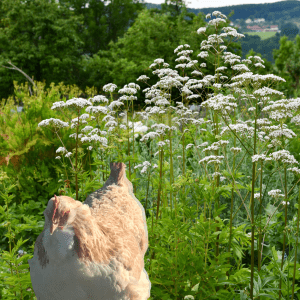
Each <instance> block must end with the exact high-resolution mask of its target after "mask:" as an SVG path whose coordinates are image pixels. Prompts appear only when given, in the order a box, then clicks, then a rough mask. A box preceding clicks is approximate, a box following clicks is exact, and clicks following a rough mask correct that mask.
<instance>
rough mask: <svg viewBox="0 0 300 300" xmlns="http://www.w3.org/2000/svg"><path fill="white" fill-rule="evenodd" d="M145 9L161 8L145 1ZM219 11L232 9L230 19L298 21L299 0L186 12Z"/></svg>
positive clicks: (225, 13) (299, 17)
mask: <svg viewBox="0 0 300 300" xmlns="http://www.w3.org/2000/svg"><path fill="white" fill-rule="evenodd" d="M262 1H263V0H262ZM145 4H146V7H147V9H150V8H158V9H161V5H160V4H152V3H145ZM215 10H217V11H220V12H221V13H222V14H224V15H226V16H228V15H229V14H230V13H231V12H232V11H234V15H233V16H232V17H231V18H230V20H231V21H233V22H234V21H236V20H237V19H243V20H246V19H248V18H251V19H254V18H264V19H265V20H266V22H278V23H279V22H286V21H289V22H296V21H297V20H298V21H299V22H300V1H293V0H290V1H281V2H276V3H263V4H243V5H231V6H224V7H211V8H201V9H195V8H188V9H187V11H188V12H192V13H194V14H195V15H198V14H199V13H200V12H201V13H204V14H205V15H206V14H208V13H212V12H213V11H215Z"/></svg>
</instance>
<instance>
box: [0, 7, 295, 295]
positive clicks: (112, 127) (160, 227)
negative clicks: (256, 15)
mask: <svg viewBox="0 0 300 300" xmlns="http://www.w3.org/2000/svg"><path fill="white" fill-rule="evenodd" d="M206 17H207V19H209V18H212V20H210V21H209V22H208V26H207V27H201V28H199V29H198V31H197V33H198V34H204V35H205V33H206V32H207V30H208V29H207V28H208V27H212V28H215V34H212V35H210V36H208V37H207V40H204V41H203V42H202V43H201V50H203V51H202V52H200V54H199V55H198V59H196V60H192V59H191V57H190V56H192V52H193V51H192V49H189V48H190V47H189V45H187V44H183V45H180V46H178V47H177V48H176V49H175V50H174V51H175V53H177V55H178V59H177V60H176V61H178V65H177V66H176V68H178V69H179V70H178V71H177V70H171V69H169V68H168V66H169V65H168V63H167V62H165V61H164V60H163V59H160V58H158V59H156V60H155V61H154V63H153V64H152V65H151V66H150V68H152V69H153V74H154V75H158V77H159V79H158V82H157V84H155V85H154V86H151V87H147V88H145V89H143V92H145V95H146V98H147V100H146V101H145V108H143V109H142V111H140V112H136V111H134V110H133V102H134V101H135V100H136V97H135V96H134V95H135V94H136V93H137V90H139V89H140V88H142V87H144V86H146V85H147V79H148V78H147V77H146V76H145V75H141V76H140V77H139V78H137V82H138V84H137V83H128V85H126V86H124V87H123V88H121V89H118V87H117V86H116V85H114V84H113V83H109V84H107V85H105V86H104V87H103V94H102V95H97V94H96V93H95V91H94V90H93V88H91V89H87V90H86V91H85V94H86V95H88V97H87V99H84V98H80V95H81V93H82V91H80V90H79V89H78V88H76V87H74V86H73V87H70V86H68V87H65V86H63V84H61V85H59V86H55V85H54V84H53V85H51V88H49V89H48V90H47V91H45V90H44V86H43V84H42V83H40V82H35V85H36V87H35V88H34V93H33V94H32V95H31V94H29V92H28V85H27V84H25V85H24V86H23V85H21V86H19V85H18V84H17V83H15V92H16V95H17V97H19V98H20V99H22V101H23V102H24V112H22V113H15V114H12V113H11V109H14V110H16V107H15V104H14V102H13V99H12V98H10V99H9V101H8V102H7V103H6V104H5V106H4V105H3V106H2V107H1V113H2V114H1V115H0V130H1V131H0V132H2V135H1V136H2V137H1V139H0V145H1V146H0V147H1V148H0V150H1V152H0V156H1V155H3V157H1V158H2V161H3V158H4V157H5V156H6V155H7V153H8V152H10V153H11V154H12V155H10V160H9V164H8V165H6V163H2V164H1V166H0V167H1V169H0V171H1V175H0V232H1V237H2V239H1V241H0V247H1V251H2V252H1V256H0V279H1V280H0V299H36V298H35V296H34V293H33V290H32V286H31V281H30V274H29V266H28V263H27V260H28V259H30V258H31V257H32V255H33V246H34V242H35V240H36V238H37V236H38V235H39V233H40V232H41V231H42V229H43V226H44V217H43V210H44V209H45V207H46V205H47V202H48V200H49V199H50V198H51V197H53V195H54V194H60V195H67V196H70V197H72V198H74V199H77V200H80V201H84V200H85V198H86V196H87V195H88V194H89V193H91V192H93V191H94V190H96V189H99V188H100V187H101V186H102V185H103V183H104V182H105V181H106V179H107V177H108V176H109V163H110V162H114V161H120V162H124V163H125V164H126V175H127V178H128V179H129V180H130V181H131V182H132V183H133V187H134V194H135V196H136V197H137V199H139V200H140V202H141V203H142V204H143V206H144V208H145V211H146V216H147V226H148V234H149V249H148V251H147V253H146V256H145V269H146V270H147V272H148V274H149V278H150V280H151V284H152V288H151V298H150V299H153V300H158V299H159V300H168V299H178V300H179V299H180V300H181V299H194V300H196V299H197V300H198V299H199V300H200V299H201V300H203V299H235V300H237V299H241V300H244V299H260V300H265V299H300V296H299V292H298V290H299V280H300V271H299V270H300V264H299V263H298V258H299V254H300V253H299V252H300V251H299V246H298V241H299V218H300V189H299V174H300V170H299V169H298V165H299V162H298V159H299V152H300V151H299V141H298V136H299V128H298V126H299V124H300V118H299V107H300V99H299V98H297V99H286V97H285V96H284V94H283V93H282V92H279V91H276V90H275V89H273V88H272V85H274V84H276V83H277V82H280V81H283V80H284V79H282V78H280V77H278V76H274V75H272V74H267V75H258V74H256V73H255V71H256V70H257V68H263V67H264V66H263V61H262V59H261V58H260V57H258V56H254V57H253V56H250V57H248V58H247V59H245V60H243V61H240V59H239V57H238V56H237V55H235V54H232V53H230V52H227V51H226V46H224V45H222V43H223V39H227V38H229V40H230V41H232V40H233V39H237V38H242V37H243V35H242V34H238V33H237V32H236V30H235V29H233V28H231V27H222V26H221V25H222V22H224V19H225V18H226V16H224V15H223V14H221V13H220V12H218V11H215V12H213V13H212V15H211V14H208V15H207V16H206ZM213 17H215V18H213ZM221 31H223V32H222V33H221ZM205 59H209V60H210V61H212V62H214V64H215V74H214V75H207V76H205V77H203V78H202V79H196V78H198V77H199V76H200V77H201V75H202V73H201V69H203V68H205V67H206V63H205V62H204V61H205ZM198 60H199V61H198ZM189 69H191V70H192V72H190V70H189ZM230 72H233V74H234V76H232V77H231V78H229V77H228V76H226V75H229V74H231V73H230ZM180 74H181V75H180ZM188 74H190V75H189V76H188ZM190 76H191V77H193V78H190ZM230 80H231V82H230ZM204 87H209V88H210V90H211V93H210V94H203V93H201V91H203V88H204ZM172 88H175V89H179V90H180V91H181V98H180V99H171V97H170V96H171V90H172ZM117 93H118V94H119V98H118V99H115V98H116V97H115V95H116V94H117ZM66 94H68V95H69V96H68V98H69V100H66V97H65V95H66ZM195 102H198V103H201V105H200V106H201V111H200V113H198V112H197V111H192V110H191V109H189V105H190V104H192V103H195ZM11 149H13V151H12V150H11ZM1 158H0V161H1Z"/></svg>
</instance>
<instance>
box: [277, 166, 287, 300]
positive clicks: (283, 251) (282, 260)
mask: <svg viewBox="0 0 300 300" xmlns="http://www.w3.org/2000/svg"><path fill="white" fill-rule="evenodd" d="M284 180H285V183H284V184H285V186H284V193H285V216H284V219H285V220H284V231H283V249H282V257H281V271H282V269H283V262H284V253H285V243H286V230H287V207H288V205H287V178H286V167H284ZM281 283H282V280H281V276H280V280H279V300H280V299H281Z"/></svg>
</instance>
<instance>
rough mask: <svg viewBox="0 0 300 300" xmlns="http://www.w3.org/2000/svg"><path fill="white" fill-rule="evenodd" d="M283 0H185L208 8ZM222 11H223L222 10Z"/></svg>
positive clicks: (154, 0)
mask: <svg viewBox="0 0 300 300" xmlns="http://www.w3.org/2000/svg"><path fill="white" fill-rule="evenodd" d="M281 1H282V0H209V1H206V0H205V1H203V0H185V4H186V6H187V7H188V8H208V7H222V6H231V5H241V4H262V3H275V2H281ZM145 2H147V3H153V4H161V3H165V1H164V0H145ZM221 12H222V11H221Z"/></svg>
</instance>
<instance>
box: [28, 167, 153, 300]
mask: <svg viewBox="0 0 300 300" xmlns="http://www.w3.org/2000/svg"><path fill="white" fill-rule="evenodd" d="M110 168H111V174H110V176H109V178H108V180H107V181H106V183H105V184H104V186H103V187H102V188H101V189H99V190H97V191H95V192H93V193H91V194H90V195H89V196H88V197H87V199H86V200H85V202H84V203H82V202H80V201H75V200H74V199H72V198H70V197H67V196H59V197H58V196H56V195H54V197H53V198H51V199H50V200H49V202H48V205H47V208H46V209H45V211H44V216H45V225H44V230H43V231H42V233H41V234H40V235H39V236H38V238H37V240H36V243H35V248H34V256H33V258H32V259H30V260H28V263H29V266H30V276H31V282H32V286H33V289H34V292H35V294H36V296H37V299H38V300H76V299H78V300H79V299H80V300H85V299H90V300H91V299H94V300H102V299H103V300H121V299H122V300H125V299H126V300H144V299H145V300H146V299H148V298H149V297H150V289H151V283H150V280H149V277H148V274H147V272H146V271H145V269H144V255H145V253H146V250H147V248H148V232H147V225H146V217H145V211H144V208H143V206H142V205H141V203H140V202H139V201H138V199H137V198H136V197H135V196H134V194H133V191H132V184H131V182H130V181H129V180H128V179H127V178H126V173H125V164H123V163H110Z"/></svg>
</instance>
